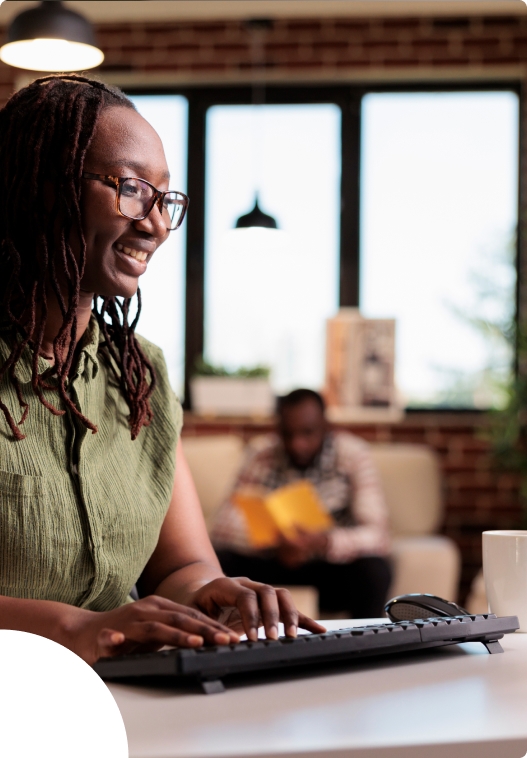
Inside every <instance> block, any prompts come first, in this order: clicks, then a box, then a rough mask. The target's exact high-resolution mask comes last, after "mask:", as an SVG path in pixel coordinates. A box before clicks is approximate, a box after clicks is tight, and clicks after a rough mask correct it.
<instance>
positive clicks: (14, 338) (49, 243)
mask: <svg viewBox="0 0 527 758" xmlns="http://www.w3.org/2000/svg"><path fill="white" fill-rule="evenodd" d="M116 105H118V106H123V107H125V108H134V105H133V103H132V102H131V101H130V100H129V99H128V98H127V97H126V96H125V95H124V94H123V93H122V92H120V91H119V90H117V89H114V88H111V87H108V86H106V85H105V84H102V83H101V82H98V81H95V80H92V79H87V78H85V77H82V76H77V75H73V74H72V75H60V76H46V77H44V78H42V79H37V80H36V81H34V82H33V83H32V84H30V85H29V86H28V87H25V88H24V89H21V90H20V91H19V92H17V93H16V94H14V95H13V96H12V97H11V98H10V99H9V101H8V102H7V104H6V106H5V107H4V108H3V109H2V110H0V323H1V324H2V325H3V326H6V327H7V328H8V330H9V334H10V345H11V353H10V354H9V356H8V358H7V360H6V361H5V362H4V363H3V365H2V364H0V380H1V379H2V378H3V377H4V376H7V377H8V379H9V381H10V382H11V384H12V386H13V387H14V389H15V391H16V395H17V398H18V402H19V405H20V408H21V414H22V415H21V418H20V420H19V421H18V423H17V422H15V420H14V418H13V416H12V414H11V412H10V411H9V408H8V407H7V406H6V405H5V403H3V402H2V398H1V397H0V410H2V412H3V414H4V416H5V418H6V420H7V423H8V424H9V427H10V429H11V431H12V433H13V435H14V437H15V438H16V439H17V440H22V439H24V436H25V435H23V434H22V432H21V431H20V427H21V426H22V424H23V423H24V421H25V420H26V417H27V414H28V410H29V405H28V403H27V400H26V399H25V398H24V396H23V392H22V388H21V386H20V382H19V379H18V378H17V375H16V366H17V363H18V361H19V359H20V357H21V355H22V353H23V352H24V350H25V348H26V347H28V346H29V347H30V348H31V349H32V351H33V352H32V371H31V386H32V390H33V393H34V394H35V395H36V396H37V398H38V399H39V401H40V402H41V403H42V404H43V405H44V406H45V407H46V408H47V409H48V410H49V411H50V412H51V413H52V414H54V415H56V416H60V415H63V414H64V413H65V410H62V409H59V408H57V407H55V405H54V404H52V403H50V402H49V400H47V399H46V397H45V396H44V390H52V391H55V392H57V393H58V395H59V398H60V400H61V401H62V406H63V407H66V408H67V409H69V410H70V412H71V413H72V414H74V415H75V416H76V417H77V418H78V419H80V421H81V423H82V424H84V426H86V427H87V428H88V429H91V431H92V432H96V431H97V428H96V427H95V426H94V424H92V422H91V421H89V419H87V418H86V417H85V416H83V415H82V413H81V412H80V411H79V409H78V408H77V407H76V405H75V404H74V403H73V401H72V400H71V399H70V398H69V396H68V393H67V390H66V384H65V383H66V380H67V377H68V374H69V372H70V369H71V366H72V362H73V359H74V355H75V346H76V336H77V315H76V314H77V308H78V304H79V298H80V284H81V280H82V276H83V272H84V266H85V261H86V242H85V238H84V234H83V231H82V224H81V208H80V196H81V177H82V171H83V166H84V159H85V156H86V152H87V150H88V148H89V146H90V143H91V140H92V137H93V134H94V132H95V127H96V125H97V120H98V118H99V116H100V114H101V112H102V111H103V110H104V109H105V108H108V107H110V106H116ZM72 239H75V240H76V241H77V240H78V247H79V250H78V251H77V252H74V250H73V248H72V245H71V241H72ZM50 295H51V296H54V297H56V299H57V301H58V303H59V307H60V309H61V313H62V319H63V320H62V326H61V328H60V330H59V332H58V334H57V336H56V337H55V340H54V343H53V357H54V361H55V362H54V366H53V367H51V368H49V369H48V370H47V371H45V372H44V373H42V374H39V373H38V357H39V354H40V352H41V349H42V340H43V337H44V329H45V324H46V317H47V313H48V305H47V303H48V298H49V297H50ZM101 300H102V302H101V303H100V305H98V298H96V302H95V305H94V310H93V313H94V315H95V317H96V319H97V321H98V323H99V326H100V328H101V331H102V334H103V336H104V340H105V341H104V342H103V344H102V345H101V349H102V353H103V355H104V356H105V358H106V360H107V362H108V364H109V366H110V367H111V369H112V370H113V371H114V373H115V374H116V376H117V378H118V381H119V383H120V387H121V391H122V393H123V395H124V397H125V399H126V401H127V403H128V406H129V409H130V416H129V423H130V428H131V433H132V439H135V438H136V437H137V435H138V434H139V431H140V430H141V427H142V426H147V425H148V424H149V423H150V421H151V419H152V411H151V408H150V404H149V398H150V395H151V394H152V392H153V390H154V387H155V374H154V369H153V366H152V365H151V363H150V362H149V361H148V359H147V358H146V356H145V355H144V353H143V351H142V350H141V347H140V345H139V343H138V341H137V338H136V336H135V327H136V324H137V320H138V318H139V314H140V310H141V297H140V293H139V291H138V308H137V313H136V316H135V318H134V320H133V322H132V323H131V324H128V315H129V311H130V303H131V300H130V299H125V300H123V301H122V302H121V301H120V300H118V299H117V298H116V297H106V298H101ZM51 376H53V377H56V380H55V381H54V382H50V377H51Z"/></svg>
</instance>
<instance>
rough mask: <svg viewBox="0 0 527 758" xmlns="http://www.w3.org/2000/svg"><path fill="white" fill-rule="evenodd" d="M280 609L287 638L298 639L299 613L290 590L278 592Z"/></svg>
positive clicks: (279, 590)
mask: <svg viewBox="0 0 527 758" xmlns="http://www.w3.org/2000/svg"><path fill="white" fill-rule="evenodd" d="M276 594H277V596H278V604H279V607H280V619H281V621H282V622H283V625H284V631H285V635H286V637H296V636H297V631H298V618H299V613H298V610H297V608H296V605H295V603H294V600H293V598H292V597H291V593H290V592H289V591H288V590H284V589H278V590H276Z"/></svg>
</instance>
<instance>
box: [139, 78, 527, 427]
mask: <svg viewBox="0 0 527 758" xmlns="http://www.w3.org/2000/svg"><path fill="white" fill-rule="evenodd" d="M125 90H126V92H127V93H128V94H130V95H145V94H149V95H169V94H170V95H182V96H183V97H185V98H187V100H188V130H187V134H188V148H187V155H188V159H187V194H188V196H189V198H190V208H189V213H188V214H187V218H186V225H187V239H186V295H185V299H186V302H185V401H184V407H185V408H186V409H189V408H190V392H189V382H190V377H191V373H192V367H193V366H194V364H195V361H196V359H197V358H198V357H199V356H201V355H202V354H203V348H204V318H205V292H204V286H205V174H206V155H205V146H206V128H207V127H206V123H207V111H208V109H209V108H210V107H212V106H215V105H250V104H251V103H252V102H253V88H252V87H251V86H250V85H229V86H222V85H218V86H206V87H201V86H196V87H173V86H172V87H159V88H147V87H126V88H125ZM488 91H492V92H497V91H509V92H511V91H512V92H514V93H515V94H516V95H517V96H518V99H519V104H520V107H519V135H520V138H519V150H518V155H519V167H518V226H517V235H516V261H515V263H516V303H515V312H516V319H518V314H519V312H520V304H521V303H522V300H523V299H526V298H527V291H526V292H525V293H524V291H523V290H524V285H523V283H522V281H521V269H522V266H521V265H520V261H521V258H520V251H521V249H522V223H521V218H522V216H521V209H522V208H523V207H524V202H523V200H524V199H523V197H522V181H521V177H522V173H523V163H524V162H525V158H524V156H523V150H522V148H523V144H522V132H523V121H524V114H523V108H522V88H521V83H520V82H518V81H514V80H499V81H492V80H485V81H479V82H474V81H473V80H460V81H457V82H441V81H438V82H427V81H423V82H412V83H401V82H398V83H393V84H392V83H371V84H370V83H357V84H355V83H350V84H331V83H328V84H327V85H324V84H316V85H310V84H302V85H298V84H294V85H293V84H292V85H287V84H283V83H278V84H274V83H267V84H266V87H265V104H266V105H299V104H314V103H317V104H319V103H331V104H334V105H337V106H338V107H340V109H341V113H342V129H341V151H342V171H341V207H340V245H339V247H340V254H339V265H340V273H339V281H340V285H339V304H340V306H342V307H344V306H354V307H359V305H360V303H359V281H360V223H359V220H360V170H361V166H360V153H361V110H362V99H363V97H364V96H365V95H369V94H381V93H383V94H384V93H390V94H393V93H401V94H404V93H418V92H423V93H433V92H445V93H446V92H488ZM525 168H526V171H527V166H526V167H525ZM515 368H516V369H517V358H516V360H515ZM408 410H409V411H410V412H412V409H408ZM415 412H418V413H430V412H432V413H442V412H447V413H452V412H456V413H459V412H461V413H463V412H471V413H484V412H485V411H479V410H478V409H473V408H467V409H463V408H431V409H415Z"/></svg>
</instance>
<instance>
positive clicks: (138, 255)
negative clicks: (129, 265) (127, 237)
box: [115, 242, 148, 263]
mask: <svg viewBox="0 0 527 758" xmlns="http://www.w3.org/2000/svg"><path fill="white" fill-rule="evenodd" d="M115 247H116V248H117V250H119V252H120V253H125V255H129V256H131V257H132V258H135V259H136V261H139V262H140V263H144V262H145V261H146V259H147V258H148V254H147V253H145V252H143V251H142V250H134V249H133V248H132V247H125V246H124V245H121V243H120V242H117V243H116V245H115Z"/></svg>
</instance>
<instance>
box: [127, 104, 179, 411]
mask: <svg viewBox="0 0 527 758" xmlns="http://www.w3.org/2000/svg"><path fill="white" fill-rule="evenodd" d="M131 100H133V102H134V103H135V105H136V107H137V110H138V111H139V113H141V115H142V116H144V117H145V118H146V119H147V121H149V122H150V123H151V124H152V126H153V127H154V129H155V130H156V131H157V133H158V134H159V136H160V137H161V140H162V142H163V146H164V148H165V155H166V158H167V163H168V168H169V170H170V189H175V190H181V191H182V192H186V186H187V110H188V103H187V99H186V98H184V97H181V96H179V95H133V96H132V97H131ZM185 227H186V224H185V222H183V226H182V227H181V228H180V229H178V230H177V231H175V232H171V233H170V235H169V238H168V239H167V241H166V242H165V243H164V244H163V245H162V246H161V247H160V248H159V250H157V251H156V253H155V255H154V257H153V258H152V260H151V261H150V263H149V264H148V271H147V272H146V273H145V274H144V275H143V276H142V277H141V279H140V287H141V294H142V298H143V309H142V311H141V318H140V320H139V325H138V332H139V334H142V335H143V336H144V337H146V338H147V339H149V340H150V341H151V342H154V343H155V344H156V345H159V347H160V348H162V350H163V352H164V354H165V358H166V362H167V366H168V373H169V377H170V383H171V384H172V387H173V388H174V390H175V391H176V392H177V393H178V395H179V396H180V397H181V396H182V394H183V380H184V360H185Z"/></svg>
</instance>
